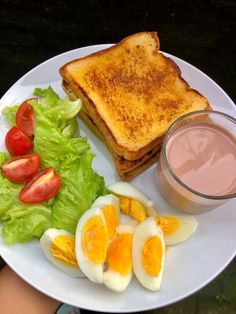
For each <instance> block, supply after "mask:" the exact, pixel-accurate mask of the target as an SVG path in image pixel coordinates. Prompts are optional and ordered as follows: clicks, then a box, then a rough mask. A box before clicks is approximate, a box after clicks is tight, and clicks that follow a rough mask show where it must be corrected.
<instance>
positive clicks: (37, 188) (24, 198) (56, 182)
mask: <svg viewBox="0 0 236 314" xmlns="http://www.w3.org/2000/svg"><path fill="white" fill-rule="evenodd" d="M60 185H61V178H60V176H59V174H57V173H56V172H55V170H54V168H53V167H50V168H46V169H44V170H42V171H40V172H39V173H38V174H36V175H35V176H34V177H33V178H32V180H31V181H29V182H28V183H27V184H26V185H25V186H24V187H23V188H22V189H21V191H20V195H19V199H20V201H21V202H23V203H27V204H36V203H42V202H45V201H47V200H49V199H50V198H52V197H54V196H55V195H56V194H57V192H58V191H59V188H60Z"/></svg>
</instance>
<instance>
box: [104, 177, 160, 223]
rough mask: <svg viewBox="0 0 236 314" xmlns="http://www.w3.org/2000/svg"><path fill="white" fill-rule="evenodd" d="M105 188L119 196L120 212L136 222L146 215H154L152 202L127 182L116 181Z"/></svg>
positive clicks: (143, 218)
mask: <svg viewBox="0 0 236 314" xmlns="http://www.w3.org/2000/svg"><path fill="white" fill-rule="evenodd" d="M107 189H108V190H109V191H110V192H111V193H113V194H115V195H116V196H117V197H118V198H119V200H120V210H121V212H122V213H124V214H127V215H129V216H130V217H132V218H133V219H135V220H136V221H137V222H142V221H143V220H145V219H146V218H147V217H148V216H154V217H155V216H156V212H155V210H154V207H153V206H154V204H153V202H152V201H151V200H150V198H149V197H148V196H147V195H146V194H144V193H143V192H142V191H141V190H140V189H138V188H137V187H136V186H134V185H132V184H130V183H128V182H117V183H114V184H112V185H109V186H108V187H107Z"/></svg>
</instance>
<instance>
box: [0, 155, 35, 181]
mask: <svg viewBox="0 0 236 314" xmlns="http://www.w3.org/2000/svg"><path fill="white" fill-rule="evenodd" d="M0 167H1V169H2V174H3V176H4V177H5V178H7V179H8V180H10V181H12V182H14V183H22V182H25V181H28V180H30V179H31V178H32V177H33V176H34V175H35V174H36V173H37V171H38V169H39V167H40V156H39V154H37V153H32V154H28V155H23V156H18V157H13V158H11V159H8V160H7V161H5V162H4V163H3V164H2V165H0Z"/></svg>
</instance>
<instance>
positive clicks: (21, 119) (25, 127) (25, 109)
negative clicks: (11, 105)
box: [16, 98, 38, 136]
mask: <svg viewBox="0 0 236 314" xmlns="http://www.w3.org/2000/svg"><path fill="white" fill-rule="evenodd" d="M31 100H38V98H30V99H27V100H26V101H24V102H23V103H22V104H21V105H20V107H19V108H18V110H17V113H16V124H17V126H18V128H19V129H21V131H23V132H24V133H25V134H26V135H28V136H32V135H34V125H35V112H34V109H33V107H32V106H31V105H30V104H29V102H30V101H31Z"/></svg>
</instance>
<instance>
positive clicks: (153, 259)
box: [132, 217, 165, 291]
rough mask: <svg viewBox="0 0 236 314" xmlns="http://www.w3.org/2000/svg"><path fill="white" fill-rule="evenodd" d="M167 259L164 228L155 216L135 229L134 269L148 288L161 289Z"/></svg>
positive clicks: (138, 277) (140, 280) (139, 279)
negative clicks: (158, 223)
mask: <svg viewBox="0 0 236 314" xmlns="http://www.w3.org/2000/svg"><path fill="white" fill-rule="evenodd" d="M164 261H165V242H164V237H163V232H162V229H161V228H160V227H159V226H158V225H157V223H156V221H155V219H154V218H153V217H149V218H147V219H146V220H144V221H143V222H141V223H140V224H139V225H138V226H137V228H136V229H135V232H134V236H133V247H132V263H133V270H134V273H135V276H136V278H137V279H138V281H139V282H140V283H141V284H142V285H143V286H144V287H145V288H147V289H149V290H152V291H157V290H159V289H160V285H161V281H162V274H163V268H164Z"/></svg>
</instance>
